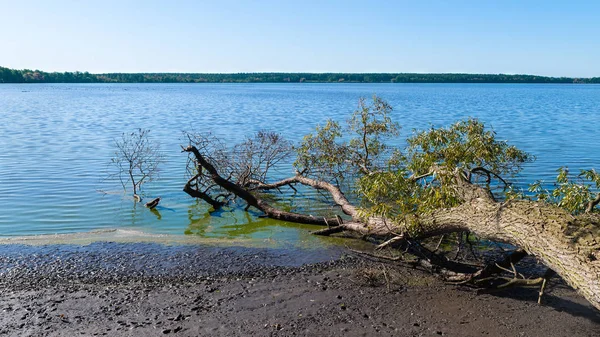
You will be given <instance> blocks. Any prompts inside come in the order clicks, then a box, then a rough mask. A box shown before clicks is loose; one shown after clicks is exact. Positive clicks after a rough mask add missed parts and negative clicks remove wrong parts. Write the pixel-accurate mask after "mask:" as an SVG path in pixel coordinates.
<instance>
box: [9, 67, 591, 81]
mask: <svg viewBox="0 0 600 337" xmlns="http://www.w3.org/2000/svg"><path fill="white" fill-rule="evenodd" d="M175 82H177V83H205V82H210V83H222V82H227V83H233V82H237V83H258V82H263V83H294V82H295V83H302V82H321V83H323V82H327V83H340V82H351V83H600V77H594V78H570V77H546V76H535V75H505V74H410V73H238V74H190V73H137V74H130V73H111V74H90V73H88V72H79V71H75V72H63V73H58V72H52V73H49V72H44V71H41V70H30V69H23V70H16V69H9V68H3V67H0V83H175Z"/></svg>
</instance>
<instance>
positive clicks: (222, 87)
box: [0, 84, 600, 245]
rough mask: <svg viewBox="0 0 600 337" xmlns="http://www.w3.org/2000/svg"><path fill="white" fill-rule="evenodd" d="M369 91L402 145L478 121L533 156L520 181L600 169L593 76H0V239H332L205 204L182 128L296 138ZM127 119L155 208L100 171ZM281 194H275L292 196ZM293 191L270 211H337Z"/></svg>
mask: <svg viewBox="0 0 600 337" xmlns="http://www.w3.org/2000/svg"><path fill="white" fill-rule="evenodd" d="M25 87H26V88H25ZM24 88H25V89H26V90H23V89H24ZM374 93H376V94H377V95H379V96H381V97H382V98H384V99H386V100H388V101H389V102H390V104H392V106H393V107H394V109H395V110H394V117H395V119H396V120H397V121H399V122H400V124H401V125H402V126H403V129H402V130H403V131H402V135H401V137H400V139H399V140H398V141H397V145H402V139H404V137H406V136H407V135H409V134H410V133H411V132H412V129H413V128H417V129H423V128H428V127H430V125H435V126H441V125H448V124H449V123H451V122H454V121H456V120H458V119H461V118H466V117H476V118H479V119H481V120H482V121H484V122H486V123H487V124H488V125H491V126H492V127H493V129H494V131H496V133H497V135H498V138H500V139H509V140H510V141H511V142H512V143H513V144H515V145H517V146H519V147H520V148H522V149H524V150H526V151H528V152H530V153H532V154H534V155H536V156H537V158H538V160H537V161H536V162H534V163H532V164H528V165H527V166H526V167H525V170H524V172H523V174H522V175H521V176H520V177H519V179H518V182H519V183H520V184H521V186H525V185H524V184H525V183H526V182H532V181H534V180H535V179H552V178H553V177H554V176H555V174H556V173H555V169H556V168H557V167H559V166H563V165H567V166H569V167H570V168H572V169H579V168H591V167H596V168H600V158H598V156H597V153H600V143H599V142H597V138H598V130H597V126H598V125H600V86H597V85H582V86H577V85H521V84H520V85H506V84H487V85H469V84H393V85H392V84H239V85H238V84H231V85H228V84H202V85H188V84H89V85H88V84H40V85H37V84H36V85H7V84H3V85H0V116H1V117H2V122H1V123H0V205H1V206H2V209H1V210H0V237H4V238H10V237H17V236H27V235H42V234H65V233H78V232H89V231H98V230H114V229H118V231H117V232H118V233H121V234H122V233H149V234H148V235H159V236H160V235H162V234H168V235H170V236H173V235H175V236H180V237H182V238H185V239H186V240H188V239H198V238H200V239H202V240H225V241H229V242H231V241H235V240H239V239H240V238H244V240H246V239H247V240H258V241H261V242H263V241H264V242H268V241H269V240H272V241H274V242H279V243H286V242H287V243H300V244H304V242H306V243H307V244H308V245H310V244H313V243H316V244H321V243H322V242H325V241H323V240H327V239H323V238H316V237H314V236H311V235H310V234H309V231H310V230H312V229H315V228H313V227H312V226H298V225H296V224H289V223H285V222H280V221H276V220H270V219H264V218H260V217H259V215H260V214H258V213H256V212H254V213H253V212H250V213H244V212H241V211H239V209H238V208H237V207H231V208H225V209H223V210H220V211H218V212H213V213H210V211H211V210H210V208H209V207H208V206H207V205H205V204H204V203H201V202H199V201H197V200H194V199H192V198H190V197H189V196H188V195H187V194H185V193H184V192H182V191H181V189H182V188H183V185H184V183H185V181H186V178H185V167H186V156H185V154H182V153H181V149H180V147H179V145H181V144H183V143H184V140H183V139H181V138H180V136H179V135H180V134H181V131H182V130H191V129H194V130H198V131H211V132H213V134H215V135H216V136H218V137H221V138H222V140H223V141H224V142H225V143H228V144H234V143H236V142H239V141H241V140H243V137H244V136H246V135H249V134H251V133H253V132H255V131H258V130H260V129H275V130H276V131H279V132H281V133H283V135H284V136H285V137H287V138H288V139H290V140H292V141H299V140H300V139H301V138H302V136H303V135H305V134H307V133H308V132H311V131H312V130H313V129H314V127H315V124H317V123H321V124H323V123H324V122H325V120H326V119H327V118H333V119H336V120H339V121H343V120H345V119H346V118H347V116H348V115H349V113H351V112H352V111H353V110H354V109H355V108H356V103H357V101H358V98H359V97H361V96H364V97H369V96H371V95H372V94H374ZM149 114H151V115H152V116H153V118H146V116H148V115H149ZM135 128H145V129H149V130H152V133H151V136H152V137H153V138H154V139H155V140H157V141H158V142H159V143H160V146H161V150H162V151H163V153H164V155H165V160H166V162H165V164H164V165H163V166H162V167H161V175H160V177H159V179H158V180H156V181H154V182H152V183H148V184H147V185H145V186H144V190H143V193H142V197H143V198H144V199H145V200H146V199H150V200H151V199H153V198H155V197H161V198H162V201H161V204H160V205H159V207H157V208H156V209H154V210H150V209H148V208H146V207H144V205H143V204H136V203H134V202H133V201H132V200H131V197H129V196H127V195H124V194H123V193H122V188H121V186H120V183H119V182H118V181H110V180H109V181H107V180H105V179H104V177H106V176H107V172H108V170H109V169H110V167H109V163H110V158H111V156H112V154H113V152H114V148H113V144H114V139H115V138H116V137H118V136H119V135H120V134H121V133H122V132H124V131H131V130H133V129H135ZM288 164H289V163H288ZM293 174H294V172H293V168H292V167H291V166H290V165H282V166H281V167H278V168H277V175H278V176H279V177H288V176H291V175H293ZM98 191H104V192H98ZM282 192H283V195H282V196H283V197H284V199H285V197H290V196H292V195H294V191H291V190H285V189H284V190H283V191H282ZM297 196H298V198H296V199H293V200H289V199H288V201H286V202H284V203H281V204H278V206H280V207H284V208H286V209H289V210H300V211H303V212H306V213H308V214H312V215H315V216H321V215H324V214H326V213H327V212H330V211H332V210H333V211H336V209H335V208H332V207H331V206H330V205H328V204H326V203H323V202H322V200H323V196H322V195H320V194H319V193H316V192H315V191H310V190H300V191H299V192H298V193H297ZM121 234H119V235H121ZM183 234H187V235H183ZM168 235H167V236H168ZM92 236H93V235H92ZM327 242H329V241H327Z"/></svg>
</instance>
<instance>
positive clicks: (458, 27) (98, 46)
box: [0, 0, 600, 77]
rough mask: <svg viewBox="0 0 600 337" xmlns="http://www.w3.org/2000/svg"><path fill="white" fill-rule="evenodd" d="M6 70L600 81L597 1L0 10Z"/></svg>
mask: <svg viewBox="0 0 600 337" xmlns="http://www.w3.org/2000/svg"><path fill="white" fill-rule="evenodd" d="M0 10H1V11H2V15H1V16H0V32H1V34H0V66H5V67H10V68H17V69H23V68H29V69H41V70H45V71H75V70H79V71H90V72H211V73H212V72H228V73H231V72H266V71H277V72H467V73H527V74H538V75H549V76H575V77H592V76H600V1H597V0H595V1H575V0H570V1H569V0H564V1H552V0H546V1H537V0H536V1H534V0H531V1H528V0H521V1H509V0H497V1H485V0H480V1H459V0H456V1H452V0H448V1H427V0H422V1H418V0H414V1H401V0H396V1H375V0H371V1H351V0H347V1H326V0H321V1H312V0H295V1H287V0H279V1H270V0H269V1H267V0H263V1H261V0H254V1H241V0H239V1H230V0H214V1H201V0H197V1H177V0H171V1H166V0H165V1H152V0H145V1H133V0H132V1H128V0H117V1H113V0H102V1H87V0H74V1H67V0H44V1H42V0H40V1H30V0H0Z"/></svg>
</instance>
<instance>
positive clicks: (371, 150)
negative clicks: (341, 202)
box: [294, 96, 399, 181]
mask: <svg viewBox="0 0 600 337" xmlns="http://www.w3.org/2000/svg"><path fill="white" fill-rule="evenodd" d="M391 111H392V107H391V106H390V105H389V104H388V103H387V102H385V101H384V100H382V99H381V98H379V97H377V96H373V101H372V103H371V104H367V103H366V102H365V100H364V99H362V98H361V99H360V100H359V103H358V108H357V110H355V111H354V113H353V114H352V116H351V117H350V119H349V120H348V121H347V125H346V127H345V128H342V127H341V126H340V124H339V123H338V122H336V121H333V120H328V121H327V123H326V124H325V126H322V127H321V126H317V127H316V130H315V133H311V134H308V135H306V136H305V137H304V139H303V141H302V143H301V144H300V145H299V146H298V147H297V148H296V152H297V159H296V162H295V163H294V165H295V166H296V168H298V170H299V171H300V172H303V173H304V174H306V175H312V176H316V177H319V178H321V179H326V180H336V181H339V180H342V179H344V178H345V177H349V176H356V175H357V174H370V173H372V172H374V171H377V170H381V169H382V164H383V163H384V161H385V159H386V158H387V157H389V155H390V147H389V146H388V145H386V144H385V140H386V139H388V138H389V137H393V136H397V135H398V130H399V126H398V124H396V123H394V122H392V119H391V117H390V113H391ZM347 138H349V139H347Z"/></svg>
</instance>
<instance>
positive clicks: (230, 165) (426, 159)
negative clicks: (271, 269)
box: [182, 97, 600, 310]
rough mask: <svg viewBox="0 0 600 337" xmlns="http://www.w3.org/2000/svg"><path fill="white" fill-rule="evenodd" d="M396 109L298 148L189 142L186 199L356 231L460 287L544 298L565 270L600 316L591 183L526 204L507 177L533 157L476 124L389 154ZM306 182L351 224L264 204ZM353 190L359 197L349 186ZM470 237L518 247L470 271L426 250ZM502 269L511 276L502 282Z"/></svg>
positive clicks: (374, 112)
mask: <svg viewBox="0 0 600 337" xmlns="http://www.w3.org/2000/svg"><path fill="white" fill-rule="evenodd" d="M390 112H391V107H390V106H389V105H388V104H387V103H386V102H385V101H383V100H381V99H380V98H377V97H374V100H373V102H372V104H367V103H366V102H365V101H364V100H361V101H360V103H359V107H358V109H357V111H355V112H354V114H353V115H352V117H351V118H350V119H349V121H348V126H347V127H346V128H343V127H342V126H341V125H340V124H339V123H338V122H336V121H331V120H330V121H328V122H327V124H326V125H324V126H322V127H321V126H318V127H317V128H316V130H315V132H314V133H313V134H310V135H307V136H306V137H305V138H304V140H303V141H302V143H301V144H300V145H299V146H297V147H296V148H292V146H291V144H290V143H289V142H287V141H285V140H284V139H283V138H282V137H281V136H280V135H278V134H276V133H272V132H264V131H261V132H259V133H258V134H256V135H255V136H254V137H251V138H248V139H246V141H245V142H243V143H241V144H240V145H237V146H236V147H234V148H233V150H232V151H228V150H227V148H226V147H225V146H223V145H221V144H220V142H219V140H218V139H216V138H213V137H210V136H208V135H203V134H194V133H187V137H188V140H189V144H188V145H187V146H185V147H182V149H183V151H185V152H187V153H189V154H190V157H189V158H190V161H189V164H190V165H189V167H188V168H189V172H190V179H189V180H188V182H187V183H186V185H185V187H184V191H185V192H186V193H188V194H189V195H190V196H192V197H195V198H200V199H202V200H204V201H206V202H207V203H208V204H210V205H211V206H212V207H213V208H215V209H216V208H219V207H221V206H223V205H225V204H227V203H230V202H231V201H232V200H234V199H237V200H242V201H243V202H244V203H245V205H246V206H245V207H246V210H247V209H248V208H250V207H253V208H256V209H258V210H260V211H261V212H262V213H263V214H264V216H267V217H270V218H274V219H280V220H285V221H290V222H298V223H307V224H316V225H323V226H326V227H325V228H324V229H322V230H319V231H316V232H315V234H318V235H332V234H334V233H339V232H343V231H351V232H355V233H359V234H360V235H363V236H365V237H370V238H377V239H379V240H380V242H382V243H381V244H380V245H379V248H383V247H392V246H394V247H401V248H402V249H403V250H404V251H408V252H410V253H412V254H413V255H414V256H416V257H417V258H416V260H413V261H412V263H417V264H419V265H421V266H423V267H426V268H428V269H430V270H432V271H435V272H436V273H438V274H439V275H441V276H442V277H444V278H445V279H446V280H449V281H453V282H459V283H470V284H474V285H479V286H488V287H490V286H491V287H493V288H506V287H511V286H523V285H525V286H528V285H541V286H542V291H541V292H540V296H541V293H542V292H543V286H544V285H545V282H546V280H547V279H548V278H549V277H550V276H551V275H552V274H554V273H556V274H558V275H560V276H561V277H562V278H563V279H564V280H565V281H566V282H567V283H568V284H569V285H570V286H572V287H573V288H575V289H577V290H578V291H579V292H580V293H581V294H582V295H583V296H584V297H585V298H586V299H587V300H588V301H589V302H590V303H591V304H592V305H593V306H594V307H596V308H597V309H599V310H600V216H599V215H598V214H596V213H594V212H595V211H596V210H597V205H598V203H600V195H594V193H593V191H594V186H593V185H591V184H590V183H586V182H585V181H580V182H573V181H572V179H571V178H570V175H569V173H568V171H567V170H566V169H561V170H560V171H559V177H558V180H557V187H556V188H555V189H554V190H552V191H546V190H544V189H543V188H542V187H541V186H543V183H541V182H536V183H535V184H533V185H532V187H531V193H530V194H529V195H524V194H523V193H520V192H518V191H515V190H514V189H513V188H512V185H511V184H510V182H509V179H510V178H511V177H514V176H515V175H516V174H517V173H518V172H519V170H520V169H521V165H522V164H524V163H526V162H529V161H531V160H532V158H531V156H530V155H528V154H527V153H525V152H523V151H521V150H519V149H517V148H515V147H514V146H510V145H509V144H508V143H507V142H505V141H499V140H497V139H496V138H495V133H494V132H492V131H489V130H486V129H485V127H484V125H483V124H482V123H481V122H479V121H477V120H467V121H462V122H458V123H456V124H454V125H452V126H450V127H448V128H439V129H434V128H432V129H430V130H427V131H423V132H419V133H415V134H414V135H413V136H411V137H409V138H408V139H407V144H408V145H407V147H406V148H405V149H403V150H402V151H400V150H399V149H395V148H392V147H390V146H388V145H386V141H387V140H388V139H389V138H391V137H395V136H397V135H398V130H399V127H398V125H397V124H395V123H393V122H392V120H391V118H390V117H389V115H390ZM293 150H295V151H293ZM294 152H295V153H296V161H295V163H294V166H295V168H296V173H295V174H294V175H293V176H291V177H289V178H286V179H281V180H278V181H269V180H270V179H271V177H270V174H269V173H270V170H271V169H272V168H273V167H274V166H275V165H276V164H278V163H280V162H282V161H283V160H285V159H286V158H288V157H289V156H290V155H292V154H293V153H294ZM580 178H581V179H588V181H591V182H592V183H595V189H597V188H598V185H600V176H599V175H598V174H596V172H595V171H593V170H590V171H583V172H582V174H581V175H580ZM299 185H301V186H304V187H305V188H312V189H316V190H320V191H325V192H327V193H328V195H329V196H330V200H331V201H332V202H333V203H334V204H335V205H337V206H339V208H340V210H341V212H342V213H343V214H342V215H344V217H341V216H340V214H337V215H336V214H332V215H328V216H314V215H308V214H303V213H300V212H293V211H286V210H283V209H281V208H280V207H277V206H276V205H275V204H274V203H273V202H270V199H271V198H265V197H264V196H265V193H269V192H272V191H277V190H280V189H282V188H286V187H287V188H292V189H294V190H296V188H297V187H298V186H299ZM347 185H350V186H354V189H353V190H354V193H349V191H352V189H344V188H342V186H347ZM344 192H346V193H344ZM347 195H350V197H347ZM350 200H352V202H351V201H350ZM462 232H470V233H473V234H475V235H476V236H477V237H478V238H480V239H485V240H490V241H496V242H502V243H507V244H510V245H512V246H514V247H518V249H517V250H515V251H514V252H513V253H512V254H511V255H509V256H507V257H505V258H504V260H503V261H498V262H497V263H494V264H490V265H488V266H486V267H485V268H482V269H480V270H476V271H469V272H465V271H464V270H460V268H455V267H456V265H457V264H456V263H454V262H453V261H449V259H448V258H446V257H445V256H443V255H441V254H438V253H436V252H435V251H434V250H431V249H428V248H425V246H424V245H422V244H421V243H422V241H423V240H426V239H428V238H431V237H435V236H440V235H450V234H452V233H462ZM526 255H532V256H535V257H536V258H537V259H539V261H541V262H542V263H543V264H544V265H545V266H547V267H548V271H547V272H546V273H545V274H544V275H542V276H540V277H538V278H534V279H527V278H525V277H523V276H522V275H520V274H519V273H518V272H517V270H516V269H515V267H514V265H515V264H516V263H517V262H518V261H519V260H520V259H522V258H523V257H525V256H526ZM505 271H510V272H512V273H513V277H510V278H507V277H505V276H502V275H500V274H501V273H502V272H505Z"/></svg>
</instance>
